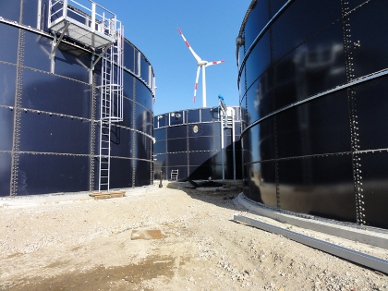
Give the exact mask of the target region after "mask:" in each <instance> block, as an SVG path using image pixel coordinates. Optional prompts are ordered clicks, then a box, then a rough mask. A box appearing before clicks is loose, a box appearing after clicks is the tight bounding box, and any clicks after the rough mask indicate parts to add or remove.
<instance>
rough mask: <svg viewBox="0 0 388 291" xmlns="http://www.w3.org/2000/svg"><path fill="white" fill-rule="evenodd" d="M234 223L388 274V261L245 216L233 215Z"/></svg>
mask: <svg viewBox="0 0 388 291" xmlns="http://www.w3.org/2000/svg"><path fill="white" fill-rule="evenodd" d="M234 221H236V222H240V223H244V224H247V225H250V226H254V227H256V228H260V229H262V230H265V231H268V232H271V233H275V234H279V235H282V236H284V237H286V238H288V239H291V240H293V241H296V242H298V243H301V244H304V245H306V246H309V247H312V248H315V249H318V250H321V251H324V252H326V253H329V254H332V255H335V256H337V257H339V258H342V259H345V260H348V261H350V262H354V263H357V264H360V265H362V266H365V267H368V268H370V269H373V270H377V271H380V272H382V273H385V274H388V261H386V260H383V259H380V258H377V257H374V256H370V255H367V254H364V253H361V252H357V251H354V250H351V249H348V248H344V247H340V246H337V245H335V244H332V243H328V242H326V241H323V240H319V239H316V238H312V237H309V236H306V235H303V234H299V233H296V232H293V231H290V230H287V229H283V228H280V227H277V226H274V225H271V224H268V223H264V222H261V221H258V220H255V219H252V218H249V217H246V216H242V215H239V214H235V215H234Z"/></svg>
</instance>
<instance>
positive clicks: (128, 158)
mask: <svg viewBox="0 0 388 291" xmlns="http://www.w3.org/2000/svg"><path fill="white" fill-rule="evenodd" d="M48 3H49V1H48V0H43V1H39V0H34V1H32V0H31V1H26V0H3V1H1V4H0V8H1V9H0V39H1V40H2V41H1V42H2V45H1V46H0V83H1V85H0V136H1V138H0V196H8V195H31V194H44V193H53V192H54V193H55V192H73V191H89V190H97V189H98V183H99V180H98V172H99V164H98V153H99V124H100V123H99V118H100V101H99V98H100V91H99V90H100V89H99V87H98V86H99V85H100V84H101V61H99V62H98V63H97V64H96V66H95V70H93V73H92V74H89V72H90V71H91V70H90V68H91V61H92V53H91V52H92V50H91V49H89V48H88V47H86V46H83V45H81V44H79V43H76V42H73V41H69V40H66V39H65V40H63V41H62V42H61V43H60V45H59V47H58V49H57V50H56V52H55V58H54V59H53V61H51V59H50V52H51V50H52V45H51V44H52V41H53V36H52V35H51V34H50V33H49V30H48V28H47V17H48V15H47V11H48ZM140 67H142V68H143V69H140ZM90 78H91V79H92V81H91V82H90V81H89V80H90ZM152 79H153V70H152V67H151V65H150V63H149V61H148V60H147V59H146V57H145V56H144V55H143V54H142V53H141V52H140V51H139V50H138V49H137V48H136V47H135V46H134V45H133V44H132V43H130V42H129V41H128V40H125V41H124V104H123V107H124V109H123V110H124V120H123V121H122V122H119V123H114V124H113V126H112V131H111V159H110V162H111V164H110V166H111V168H110V188H121V187H133V186H141V185H149V184H151V183H152V181H153V172H152V169H153V164H152V150H153V149H152V148H153V142H152V136H153V124H152V122H153V113H152V103H153V98H154V96H153V90H152V85H151V84H152V82H153V80H152Z"/></svg>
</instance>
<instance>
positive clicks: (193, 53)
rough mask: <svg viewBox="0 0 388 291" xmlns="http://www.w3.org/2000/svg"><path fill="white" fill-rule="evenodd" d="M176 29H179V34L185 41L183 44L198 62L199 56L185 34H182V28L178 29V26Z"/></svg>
mask: <svg viewBox="0 0 388 291" xmlns="http://www.w3.org/2000/svg"><path fill="white" fill-rule="evenodd" d="M178 31H179V34H180V35H181V37H182V38H183V41H184V42H185V44H186V45H187V47H188V48H189V50H190V52H191V54H192V55H193V57H194V58H195V60H196V61H197V63H199V62H200V61H202V60H201V58H200V57H199V56H198V55H197V54H196V53H195V51H194V50H193V49H192V48H191V46H190V44H189V42H188V41H187V40H186V38H185V36H184V35H183V33H182V30H180V29H179V27H178Z"/></svg>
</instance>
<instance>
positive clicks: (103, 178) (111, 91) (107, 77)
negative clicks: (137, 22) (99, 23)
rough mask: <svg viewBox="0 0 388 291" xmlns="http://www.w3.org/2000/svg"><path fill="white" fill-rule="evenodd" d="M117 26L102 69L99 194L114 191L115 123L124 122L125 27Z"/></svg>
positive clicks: (103, 60) (119, 24)
mask: <svg viewBox="0 0 388 291" xmlns="http://www.w3.org/2000/svg"><path fill="white" fill-rule="evenodd" d="M117 24H118V28H117V41H116V42H115V43H114V44H113V45H112V46H111V47H110V48H109V49H108V50H107V51H106V53H105V55H104V57H103V59H102V68H101V93H100V94H101V98H100V113H101V118H100V153H99V184H98V190H99V191H108V190H109V189H110V160H111V153H110V152H111V131H112V122H121V121H123V96H124V92H123V85H124V54H123V48H124V37H123V35H124V28H123V26H122V25H121V23H120V22H118V23H117Z"/></svg>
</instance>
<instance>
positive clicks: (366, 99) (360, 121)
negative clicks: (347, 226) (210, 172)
mask: <svg viewBox="0 0 388 291" xmlns="http://www.w3.org/2000/svg"><path fill="white" fill-rule="evenodd" d="M387 9H388V2H387V1H384V0H370V1H361V0H360V1H340V0H336V1H330V5H328V4H327V3H326V2H325V1H311V0H293V1H292V0H290V1H285V0H283V1H280V0H257V1H252V3H251V5H250V7H249V8H248V11H247V14H246V16H245V18H244V21H243V24H242V26H241V29H240V32H239V35H238V38H237V51H236V53H237V65H238V69H239V74H238V86H239V92H240V106H241V107H242V111H243V112H244V114H243V120H244V121H243V130H242V137H241V139H242V144H243V149H244V154H243V156H244V161H243V163H244V176H245V183H244V184H245V189H244V193H245V195H246V196H247V197H249V198H251V199H253V200H255V201H258V202H261V203H264V204H266V205H268V206H272V207H275V208H278V209H284V210H290V211H294V212H300V213H309V214H313V215H317V216H321V217H325V218H333V219H337V220H341V221H348V222H355V223H358V224H362V225H370V226H375V227H381V228H388V212H387V208H388V199H387V198H388V193H387V191H386V189H387V188H388V135H387V134H386V133H385V131H386V128H387V127H388V119H387V117H386V116H387V112H388V98H387V96H386V95H387V94H386V92H387V89H388V75H387V74H388V70H387V67H388V39H387V38H388V34H387V27H388V18H387V17H385V14H384V11H386V10H387ZM366 19H368V21H365V20H366Z"/></svg>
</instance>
